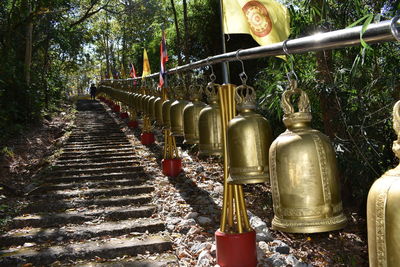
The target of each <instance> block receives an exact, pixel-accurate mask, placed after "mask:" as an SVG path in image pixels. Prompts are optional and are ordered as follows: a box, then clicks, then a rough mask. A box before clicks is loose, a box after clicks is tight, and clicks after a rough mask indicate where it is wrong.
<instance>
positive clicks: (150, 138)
mask: <svg viewBox="0 0 400 267" xmlns="http://www.w3.org/2000/svg"><path fill="white" fill-rule="evenodd" d="M154 141H155V138H154V134H153V133H142V135H141V136H140V142H142V144H143V145H146V146H147V145H150V144H153V143H154Z"/></svg>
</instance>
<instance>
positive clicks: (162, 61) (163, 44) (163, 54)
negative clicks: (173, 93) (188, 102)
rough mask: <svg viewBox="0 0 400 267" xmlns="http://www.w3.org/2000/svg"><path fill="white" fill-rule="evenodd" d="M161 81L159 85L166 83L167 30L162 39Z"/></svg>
mask: <svg viewBox="0 0 400 267" xmlns="http://www.w3.org/2000/svg"><path fill="white" fill-rule="evenodd" d="M160 61H161V66H160V82H159V83H158V86H159V87H162V86H163V85H164V77H165V76H164V75H165V62H167V61H168V54H167V44H166V40H165V32H164V31H162V39H161V44H160Z"/></svg>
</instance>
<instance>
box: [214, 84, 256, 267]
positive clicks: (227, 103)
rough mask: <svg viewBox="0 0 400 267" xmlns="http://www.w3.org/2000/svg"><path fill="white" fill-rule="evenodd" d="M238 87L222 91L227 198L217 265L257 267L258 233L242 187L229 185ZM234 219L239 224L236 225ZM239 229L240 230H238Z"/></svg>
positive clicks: (218, 235)
mask: <svg viewBox="0 0 400 267" xmlns="http://www.w3.org/2000/svg"><path fill="white" fill-rule="evenodd" d="M235 89H236V88H235V86H234V85H232V84H224V85H222V86H221V87H220V90H219V92H218V94H219V101H220V107H221V118H222V130H223V133H222V136H223V146H224V194H223V195H224V199H223V204H222V213H221V225H220V229H219V230H217V231H216V232H215V239H216V244H217V263H218V264H219V265H220V266H246V267H256V266H257V249H256V233H255V232H254V231H253V230H252V229H251V227H250V223H249V219H248V217H247V210H246V206H245V201H244V195H243V188H242V186H241V185H230V184H228V175H229V157H228V155H229V154H228V143H227V138H226V135H227V128H228V122H229V121H230V120H231V119H232V118H233V117H234V116H235V111H236V109H235V99H234V92H235ZM234 216H235V219H236V224H235V223H234ZM235 226H236V227H235Z"/></svg>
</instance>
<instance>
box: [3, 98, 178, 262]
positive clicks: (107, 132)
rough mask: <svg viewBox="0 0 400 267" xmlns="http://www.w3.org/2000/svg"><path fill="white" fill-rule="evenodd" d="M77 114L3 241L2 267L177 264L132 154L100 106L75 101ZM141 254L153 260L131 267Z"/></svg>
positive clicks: (146, 182)
mask: <svg viewBox="0 0 400 267" xmlns="http://www.w3.org/2000/svg"><path fill="white" fill-rule="evenodd" d="M77 109H78V112H77V114H76V120H75V125H76V127H75V128H74V130H73V132H72V133H71V135H70V137H69V139H68V141H67V143H66V144H65V145H64V147H63V148H62V151H61V154H60V156H59V157H58V159H57V160H56V161H55V163H54V165H53V166H51V167H50V168H49V170H48V171H46V172H45V173H43V175H42V176H43V177H42V180H44V182H43V184H42V185H41V186H39V187H38V188H36V189H34V190H32V191H31V192H30V193H29V194H28V199H29V202H30V204H29V205H28V206H27V207H25V208H24V209H23V210H22V213H21V214H20V215H19V216H17V217H15V218H14V219H13V220H12V222H11V223H10V225H9V231H8V232H7V233H5V234H3V235H2V236H0V240H1V242H0V245H1V250H0V266H22V265H23V264H27V263H29V264H32V265H29V266H48V265H51V264H52V263H55V262H57V263H60V264H68V266H74V265H76V266H86V265H85V263H84V262H87V266H101V265H98V264H96V261H97V259H99V258H101V259H106V260H111V261H112V263H111V262H110V264H111V265H109V266H138V267H140V266H149V267H150V266H167V265H168V266H177V265H178V263H177V261H176V257H175V256H173V255H172V254H171V249H172V244H171V241H170V240H169V239H168V238H167V237H166V235H165V232H164V230H165V222H163V221H161V220H159V219H157V214H156V211H157V208H156V207H155V206H153V205H151V204H150V202H151V199H152V197H151V192H152V191H153V190H154V187H153V185H152V183H151V179H152V177H150V176H149V175H148V174H146V173H145V172H144V170H143V166H140V161H139V157H138V156H136V155H135V148H134V147H133V146H132V145H131V144H130V142H129V140H128V139H127V138H126V136H125V134H124V133H123V132H122V131H121V130H120V128H119V126H118V124H117V123H116V122H115V121H114V120H113V118H112V116H110V114H109V113H108V112H107V110H106V109H105V108H104V106H102V105H101V104H100V103H98V102H96V101H89V100H80V101H78V103H77ZM138 254H150V255H153V256H152V257H148V258H151V259H152V260H147V261H142V260H137V261H135V260H134V259H135V256H136V255H138ZM126 257H131V260H130V261H129V264H128V265H126V262H125V261H124V260H123V259H124V258H126ZM132 259H133V260H132ZM82 262H83V263H82ZM78 263H79V264H78ZM113 264H114V265H113Z"/></svg>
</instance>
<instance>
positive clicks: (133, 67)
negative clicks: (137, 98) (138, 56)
mask: <svg viewBox="0 0 400 267" xmlns="http://www.w3.org/2000/svg"><path fill="white" fill-rule="evenodd" d="M129 76H131V77H132V78H133V79H135V78H136V70H135V66H133V63H131V71H130V72H129ZM133 85H134V86H136V80H133Z"/></svg>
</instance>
